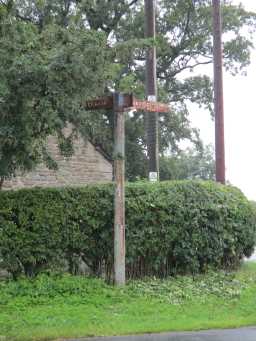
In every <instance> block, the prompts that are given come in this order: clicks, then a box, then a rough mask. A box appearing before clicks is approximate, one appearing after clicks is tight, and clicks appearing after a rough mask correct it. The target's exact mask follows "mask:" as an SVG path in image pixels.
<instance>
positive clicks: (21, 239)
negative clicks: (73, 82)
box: [0, 181, 256, 278]
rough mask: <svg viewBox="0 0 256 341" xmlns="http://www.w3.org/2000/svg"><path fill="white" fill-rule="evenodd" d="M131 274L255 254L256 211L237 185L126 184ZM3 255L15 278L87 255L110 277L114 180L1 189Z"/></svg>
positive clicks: (181, 269)
mask: <svg viewBox="0 0 256 341" xmlns="http://www.w3.org/2000/svg"><path fill="white" fill-rule="evenodd" d="M126 207H127V208H126V223H127V226H126V241H127V259H126V261H127V275H128V276H129V277H143V276H147V275H156V276H160V277H162V276H167V275H169V274H173V273H197V272H201V271H204V270H206V269H207V268H208V267H212V266H213V267H217V268H221V267H229V266H232V265H235V264H237V263H238V262H239V261H240V260H241V259H242V258H243V257H244V256H250V255H251V253H252V251H253V247H254V244H255V237H256V234H255V231H256V215H255V210H254V209H252V206H251V204H250V203H249V202H248V201H247V199H246V198H245V197H244V196H243V195H242V194H241V192H240V191H239V190H237V189H235V188H232V187H228V186H227V187H225V186H222V185H219V184H216V183H212V182H193V181H184V182H182V181H181V182H162V183H159V184H150V183H135V184H130V185H127V187H126ZM0 259H2V267H4V268H6V269H7V270H8V271H10V272H11V273H12V274H13V276H14V277H17V276H19V275H20V274H22V273H25V274H26V275H27V276H34V275H35V274H37V273H39V272H40V271H41V270H42V269H44V268H49V267H50V266H53V265H56V264H58V263H60V262H61V261H62V262H63V261H65V262H66V264H68V265H69V270H70V271H71V272H75V270H76V265H77V262H78V261H79V260H80V259H82V260H83V261H84V262H85V263H86V264H87V266H88V267H89V269H90V271H91V272H92V273H93V274H96V275H99V274H102V273H104V274H105V275H106V276H107V277H108V278H111V276H112V268H113V185H112V184H108V185H98V186H87V187H84V188H66V189H39V188H36V189H30V190H20V191H9V192H2V193H1V194H0Z"/></svg>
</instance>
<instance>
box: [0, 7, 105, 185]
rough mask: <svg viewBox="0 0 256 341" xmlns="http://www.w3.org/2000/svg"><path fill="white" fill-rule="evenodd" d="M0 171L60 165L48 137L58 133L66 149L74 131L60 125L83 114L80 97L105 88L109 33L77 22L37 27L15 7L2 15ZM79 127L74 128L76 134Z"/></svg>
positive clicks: (4, 9) (7, 172)
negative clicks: (40, 164)
mask: <svg viewBox="0 0 256 341" xmlns="http://www.w3.org/2000/svg"><path fill="white" fill-rule="evenodd" d="M0 20H1V21H0V60H1V65H0V78H1V84H0V104H1V105H0V177H1V179H2V180H1V182H3V179H4V178H6V177H10V176H12V175H15V173H16V171H17V170H19V171H23V170H30V169H32V168H33V167H34V166H35V165H36V164H37V163H38V162H42V161H43V162H45V163H46V164H47V165H48V166H49V167H53V168H54V167H56V163H55V162H54V160H52V159H51V157H50V155H48V153H47V149H46V138H47V136H49V135H51V134H57V135H58V138H59V144H60V146H61V147H62V148H61V149H62V151H63V153H68V152H69V151H70V149H71V148H72V143H71V141H72V137H73V136H72V135H71V136H69V137H67V138H65V137H64V136H63V134H62V129H63V128H64V127H65V125H66V124H67V123H68V122H71V123H73V125H74V127H76V126H79V124H80V122H81V121H82V120H83V112H84V109H83V108H82V103H83V102H84V101H85V100H86V98H88V97H91V96H95V95H97V94H100V93H101V92H102V91H104V85H105V80H106V78H107V69H108V60H109V58H108V56H107V54H108V51H107V50H106V49H105V48H102V46H103V47H105V46H106V41H105V40H106V38H105V35H104V34H102V33H100V32H96V31H93V30H86V29H84V28H82V29H81V28H79V27H76V26H70V27H69V28H65V29H64V28H63V27H61V26H59V25H55V24H52V25H49V26H46V27H45V29H44V30H43V31H41V32H40V33H39V31H38V28H37V27H36V26H35V25H34V24H33V23H31V22H30V21H24V20H22V21H20V20H18V19H17V18H15V17H13V15H12V8H10V7H8V6H7V7H6V6H4V7H3V6H2V7H1V19H0ZM74 134H75V131H74V132H73V135H74Z"/></svg>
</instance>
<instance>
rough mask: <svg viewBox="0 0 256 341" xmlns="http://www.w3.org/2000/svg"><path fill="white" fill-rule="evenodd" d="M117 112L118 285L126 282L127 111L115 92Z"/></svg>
mask: <svg viewBox="0 0 256 341" xmlns="http://www.w3.org/2000/svg"><path fill="white" fill-rule="evenodd" d="M113 104H114V114H115V132H114V135H115V141H114V143H115V146H114V175H115V199H114V200H115V213H114V215H115V218H114V276H115V277H114V279H115V284H116V285H124V284H125V168H124V167H125V165H124V162H125V161H124V158H125V132H124V130H125V127H124V121H125V117H124V115H125V113H124V95H122V94H120V93H115V94H114V103H113Z"/></svg>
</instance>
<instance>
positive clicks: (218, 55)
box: [212, 0, 226, 184]
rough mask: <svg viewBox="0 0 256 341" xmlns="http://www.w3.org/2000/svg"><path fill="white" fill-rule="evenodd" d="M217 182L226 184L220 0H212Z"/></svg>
mask: <svg viewBox="0 0 256 341" xmlns="http://www.w3.org/2000/svg"><path fill="white" fill-rule="evenodd" d="M212 8H213V59H214V112H215V162H216V181H217V182H221V183H223V184H225V182H226V176H225V137H224V103H223V102H224V100H223V72H222V65H223V62H222V24H221V10H220V0H212Z"/></svg>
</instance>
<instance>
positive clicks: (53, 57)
mask: <svg viewBox="0 0 256 341" xmlns="http://www.w3.org/2000/svg"><path fill="white" fill-rule="evenodd" d="M143 5H144V1H143V0H121V1H116V0H99V1H92V0H40V1H38V0H1V1H0V60H1V63H0V64H1V65H0V78H1V82H0V180H1V179H2V180H3V179H4V178H5V177H8V176H11V175H13V174H15V173H16V172H17V171H19V170H20V169H21V170H23V169H25V170H29V169H31V168H32V167H34V166H35V165H36V164H37V163H38V162H41V161H44V162H45V163H46V164H47V165H48V166H49V167H54V166H56V164H54V160H51V159H50V157H49V155H48V154H47V149H46V148H45V140H46V136H47V135H49V134H53V133H56V134H57V135H58V137H59V140H60V146H61V147H69V148H63V149H64V151H65V149H68V150H69V151H70V150H71V151H72V148H71V147H70V145H71V144H72V136H70V137H69V138H68V139H66V141H63V140H65V138H64V136H63V135H62V134H61V131H62V128H63V126H65V125H66V123H67V122H70V121H71V122H72V123H73V124H74V127H75V128H76V129H78V130H79V131H80V132H82V133H83V134H84V135H85V137H89V138H90V139H91V140H92V141H93V142H94V143H96V144H99V145H101V147H102V148H104V149H105V150H106V151H107V152H108V153H109V154H110V155H111V154H112V149H113V148H112V143H113V122H114V119H113V113H112V112H111V111H106V112H94V113H93V114H92V113H91V112H85V110H84V108H83V106H82V105H81V103H82V101H84V100H85V99H86V98H88V97H94V96H98V95H103V94H107V93H109V92H110V91H113V90H120V91H128V92H131V91H133V92H134V93H135V94H136V96H138V97H140V98H144V97H145V89H144V81H145V79H144V78H145V76H144V62H145V46H146V45H149V44H151V43H152V42H145V40H144V6H143ZM222 5H223V31H224V36H225V41H224V64H225V67H226V69H229V70H230V72H232V73H233V74H236V73H238V72H244V71H245V68H246V66H247V65H248V64H249V62H250V48H251V47H252V41H253V40H252V36H251V35H250V34H247V31H249V32H250V33H253V32H254V31H255V21H256V20H255V19H256V16H255V14H254V13H251V12H247V11H246V10H244V8H243V7H242V6H235V5H234V4H233V1H230V0H229V1H223V2H222ZM155 44H156V45H157V55H158V58H157V60H158V67H157V73H158V75H157V76H158V95H159V99H160V100H162V101H165V102H169V103H171V107H172V110H171V112H170V114H169V115H162V116H161V117H160V151H161V152H162V153H163V152H164V151H166V150H169V151H171V152H172V153H177V152H179V143H180V142H181V141H182V140H184V139H188V140H191V141H192V142H194V143H195V144H196V146H198V144H200V143H199V142H200V141H199V137H198V133H197V131H195V130H194V129H192V128H191V126H190V121H189V118H188V107H187V103H188V102H193V103H196V104H198V105H200V106H203V107H204V108H206V109H207V110H209V111H211V105H212V82H211V79H210V78H209V77H208V76H206V75H203V69H202V65H207V64H211V63H212V19H211V1H209V0H202V1H192V0H179V1H169V0H159V1H158V19H157V39H156V42H155ZM198 66H201V69H200V72H201V75H198V74H195V73H193V70H196V69H197V67H198ZM201 70H202V71H201ZM206 72H207V71H206ZM144 124H145V117H144V115H143V114H142V113H141V112H138V113H136V114H134V115H131V116H127V118H126V136H127V141H126V149H127V154H126V157H127V160H126V161H127V162H126V164H127V168H126V170H127V173H126V176H127V179H129V180H134V179H135V178H136V177H140V178H144V177H146V176H147V171H146V167H145V163H146V160H147V157H146V143H145V132H144ZM135 156H136V157H135ZM0 185H1V182H0Z"/></svg>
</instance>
